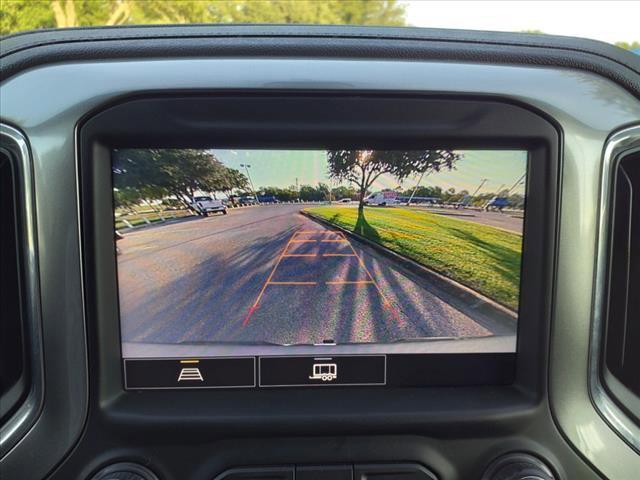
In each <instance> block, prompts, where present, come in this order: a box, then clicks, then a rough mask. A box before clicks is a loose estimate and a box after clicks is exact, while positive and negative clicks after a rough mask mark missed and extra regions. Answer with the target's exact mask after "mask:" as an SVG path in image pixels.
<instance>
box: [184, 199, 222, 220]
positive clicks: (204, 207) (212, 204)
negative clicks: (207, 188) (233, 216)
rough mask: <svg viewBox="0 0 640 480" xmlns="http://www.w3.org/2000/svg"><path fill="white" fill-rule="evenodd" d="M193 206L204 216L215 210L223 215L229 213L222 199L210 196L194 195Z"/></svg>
mask: <svg viewBox="0 0 640 480" xmlns="http://www.w3.org/2000/svg"><path fill="white" fill-rule="evenodd" d="M191 207H193V209H194V210H196V211H197V212H198V214H199V215H202V216H203V217H207V216H208V215H209V214H210V213H215V212H221V213H222V214H223V215H226V214H227V206H226V205H225V204H224V203H222V200H215V199H213V198H211V197H210V196H201V197H193V202H192V203H191Z"/></svg>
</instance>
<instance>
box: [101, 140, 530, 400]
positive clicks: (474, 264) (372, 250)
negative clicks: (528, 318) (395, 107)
mask: <svg viewBox="0 0 640 480" xmlns="http://www.w3.org/2000/svg"><path fill="white" fill-rule="evenodd" d="M527 157H528V155H527V152H526V151H514V150H494V151H490V150H467V151H462V150H461V151H457V150H384V151H382V150H329V151H327V150H241V149H119V150H114V151H113V153H112V171H113V200H114V212H115V217H114V227H115V231H114V235H115V244H116V258H117V272H118V288H119V301H120V323H121V336H122V354H123V357H124V358H125V369H126V375H127V376H128V377H129V381H130V382H133V383H137V385H138V386H141V387H145V386H154V385H158V381H160V380H157V379H154V375H160V374H159V373H153V372H151V371H149V370H145V368H146V367H144V365H142V364H137V363H135V362H134V361H135V360H136V359H145V360H148V361H152V360H156V362H158V363H156V364H155V365H156V367H157V369H160V370H161V369H162V368H165V369H166V371H167V373H166V375H171V376H175V385H174V384H171V385H168V387H171V386H177V387H183V386H184V387H187V386H188V387H191V388H193V387H198V386H203V387H206V386H207V385H209V384H208V383H207V382H208V381H214V380H208V379H216V380H215V381H216V382H218V383H217V384H216V385H219V386H264V385H267V383H265V382H275V383H273V384H274V385H295V384H296V383H295V382H296V381H297V380H296V381H294V380H291V379H289V378H284V377H283V378H280V377H279V375H280V373H277V372H279V371H283V369H285V366H283V365H279V364H278V362H281V361H284V360H286V359H287V358H291V359H295V360H296V361H297V363H296V364H295V365H294V364H293V363H289V364H288V366H287V367H286V369H287V371H298V370H299V377H300V378H301V379H303V380H304V382H302V380H300V382H302V383H305V384H307V383H309V384H316V383H317V384H330V383H332V382H338V383H339V382H340V381H341V380H342V382H343V384H384V383H385V382H386V381H387V378H386V376H387V373H388V372H387V370H386V368H387V367H386V364H385V365H383V364H384V362H385V357H386V356H387V355H392V354H394V355H395V354H485V353H486V354H489V353H512V352H515V349H516V332H517V320H518V314H517V312H518V303H519V296H520V291H519V288H520V266H521V252H522V237H523V221H524V215H525V199H526V190H525V186H526V174H527ZM216 359H217V360H220V359H228V360H229V361H231V360H234V359H235V360H236V362H235V363H233V364H232V363H227V364H225V365H224V366H223V365H222V364H214V363H215V361H216ZM283 359H284V360H283ZM163 362H164V363H163ZM212 362H214V363H212ZM363 362H364V363H363ZM367 362H370V364H371V365H374V364H376V365H378V367H376V368H377V370H376V372H377V373H376V374H375V375H374V374H373V373H371V375H370V378H365V379H364V380H362V378H361V377H360V376H361V375H365V374H364V373H362V372H365V371H368V370H367V368H368V367H366V365H368V364H369V363H367ZM147 363H149V362H147ZM127 364H128V365H129V366H128V367H126V365H127ZM162 365H164V366H162ZM268 365H272V366H273V368H274V369H275V370H273V371H272V373H269V374H267V373H263V374H262V375H260V373H259V372H260V369H261V368H263V369H266V367H267V366H268ZM278 365H279V366H278ZM363 365H364V366H363ZM372 368H373V367H372ZM249 371H251V372H254V374H253V377H252V380H251V381H252V382H253V384H251V382H250V381H249V380H247V381H245V382H241V381H235V380H233V379H234V378H238V376H241V375H246V376H247V377H248V375H249V373H248V372H249ZM168 372H170V373H168ZM242 372H244V373H242ZM255 372H257V373H255ZM358 372H360V373H358ZM225 375H226V376H227V377H229V378H227V377H225ZM234 375H235V376H234ZM359 375H360V376H359ZM285 376H286V375H285ZM303 377H304V378H303ZM365 377H366V375H365ZM133 378H135V379H137V380H135V381H133V380H131V379H133ZM354 379H355V380H354ZM358 379H360V381H358ZM234 381H235V382H236V383H234ZM292 381H293V382H294V383H291V382H292ZM145 382H147V383H145ZM220 382H222V383H220ZM160 383H162V381H160ZM165 383H166V382H165Z"/></svg>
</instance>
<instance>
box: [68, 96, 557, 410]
mask: <svg viewBox="0 0 640 480" xmlns="http://www.w3.org/2000/svg"><path fill="white" fill-rule="evenodd" d="M211 112H216V113H215V114H212V113H211ZM336 113H338V114H339V115H338V117H336ZM248 133H250V135H248ZM559 139H560V133H559V131H558V130H557V128H556V127H554V125H552V124H551V123H550V122H549V121H548V120H546V119H544V118H542V116H540V115H539V114H536V113H534V112H531V111H530V110H527V109H526V108H523V107H522V106H519V105H516V104H514V103H513V102H507V101H505V100H504V99H496V98H488V97H486V98H479V97H476V98H469V97H467V98H464V97H454V98H452V97H446V96H421V95H414V94H412V95H408V94H396V95H393V94H389V93H385V94H377V93H374V92H363V93H361V94H358V95H355V94H353V93H349V94H341V93H336V92H307V93H303V92H281V91H274V92H270V93H266V92H222V93H221V92H216V93H213V92H210V93H207V92H189V93H184V92H183V93H178V92H176V93H175V94H174V95H171V96H158V95H153V94H149V95H145V96H143V97H139V98H132V99H129V100H122V101H120V102H118V103H117V104H115V105H112V106H105V107H103V108H102V109H101V111H100V113H97V112H94V113H93V114H90V115H89V116H88V117H87V119H86V121H85V122H83V124H82V126H81V128H80V129H79V130H78V141H79V154H80V155H79V163H78V168H79V180H80V185H79V187H80V193H81V216H82V234H83V253H84V268H85V270H84V275H85V288H86V296H87V300H88V302H87V312H86V313H87V319H88V324H89V336H90V345H91V346H92V349H91V350H90V351H91V354H90V360H92V365H93V366H94V370H93V371H95V372H96V373H97V375H96V377H97V378H98V379H99V387H100V394H101V397H102V398H112V397H113V396H119V395H122V394H124V395H125V398H131V399H132V398H133V397H129V396H130V395H131V394H132V393H134V392H126V391H123V381H122V368H121V364H122V358H121V344H120V320H119V315H118V296H117V281H116V260H115V253H114V252H115V245H114V241H113V235H112V229H113V223H112V218H113V217H112V215H113V210H112V208H113V207H112V192H111V188H112V184H111V157H110V156H111V150H112V149H114V148H148V147H154V148H162V147H166V148H186V147H189V148H207V147H212V146H215V147H216V148H225V147H235V148H239V147H242V148H271V149H277V148H278V149H282V148H292V149H293V148H298V149H304V148H358V147H360V148H362V147H367V148H378V149H389V150H391V149H393V148H394V145H395V146H396V148H398V146H399V145H402V148H455V149H459V150H462V149H515V150H527V151H528V152H529V162H528V178H527V192H528V198H527V206H526V207H527V214H526V216H525V222H524V232H525V235H524V242H523V260H522V276H521V289H520V291H521V295H520V311H519V320H518V340H517V343H518V348H517V352H518V353H517V354H511V355H513V357H514V358H513V368H512V369H511V374H508V375H505V376H504V377H503V378H501V379H498V381H491V382H488V383H487V382H483V383H482V385H478V383H477V382H475V383H474V382H473V381H471V380H470V381H468V382H466V381H462V382H456V383H455V384H454V385H455V386H459V387H466V388H471V389H487V388H495V389H498V390H497V391H501V392H502V393H503V394H504V395H508V396H512V395H513V394H514V393H515V392H528V393H529V394H531V393H534V394H536V396H537V395H539V394H540V393H541V389H542V388H543V386H542V380H543V378H544V371H545V370H546V369H545V368H544V365H545V364H546V347H545V341H544V340H545V339H546V338H547V336H548V334H549V317H550V315H549V309H550V292H551V283H552V271H553V270H552V266H553V248H554V239H555V230H556V228H555V226H556V210H557V188H558V185H557V182H558V167H559V155H558V152H559ZM459 355H464V354H459ZM429 356H430V355H418V356H417V357H421V358H413V359H411V362H412V365H413V366H414V367H416V368H417V367H419V365H418V363H416V362H420V361H425V360H427V359H428V357H429ZM456 356H457V355H456ZM407 358H408V357H407ZM457 361H458V362H460V361H461V359H460V358H458V359H457ZM480 361H482V360H480ZM477 362H478V359H477V358H473V359H469V362H465V361H462V364H463V370H464V369H466V368H467V367H469V366H470V365H477ZM428 366H429V365H428V363H427V364H426V365H424V366H423V367H424V368H428ZM95 368H97V370H95ZM470 377H471V376H470ZM420 385H421V387H420V388H418V390H419V391H422V392H427V391H431V392H432V393H433V392H434V391H438V390H443V389H444V387H446V386H452V385H451V384H449V385H446V384H435V385H434V384H431V385H429V384H426V385H425V384H424V383H421V384H420ZM427 385H429V386H427ZM411 386H416V382H409V383H407V384H406V385H405V386H404V387H392V386H387V387H384V388H381V387H357V388H359V389H366V390H368V389H369V388H375V389H376V390H378V391H382V390H384V391H385V394H384V395H392V396H394V395H400V394H401V393H399V392H401V391H402V390H406V388H407V387H411ZM323 390H324V389H323ZM351 390H353V388H350V387H335V388H333V389H331V391H333V392H334V395H335V392H338V391H339V392H344V394H348V393H347V392H349V391H351ZM315 392H316V393H315V395H316V396H317V395H318V394H317V391H315ZM193 393H198V394H200V395H203V394H204V395H206V396H207V397H209V396H210V395H217V396H218V398H219V399H220V401H228V400H229V398H230V397H228V395H229V394H233V395H234V396H237V395H246V394H248V395H262V393H261V392H259V391H257V390H256V391H243V392H240V391H236V392H220V391H210V392H207V391H204V390H203V391H200V392H189V391H182V392H180V393H179V394H177V395H179V396H180V397H179V398H185V396H191V395H193ZM153 394H154V395H169V396H171V395H174V394H175V392H173V391H171V392H169V391H163V392H153ZM324 395H331V394H329V393H326V394H325V393H322V394H321V396H324ZM236 398H237V397H236ZM505 398H506V397H505ZM225 399H226V400H225ZM521 400H522V401H523V402H525V400H526V398H525V397H523V398H521ZM203 408H205V410H208V408H207V407H206V406H204V405H203Z"/></svg>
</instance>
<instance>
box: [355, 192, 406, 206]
mask: <svg viewBox="0 0 640 480" xmlns="http://www.w3.org/2000/svg"><path fill="white" fill-rule="evenodd" d="M364 202H365V203H366V204H367V205H376V206H378V207H386V206H390V205H398V204H399V203H400V202H399V201H398V199H397V194H396V193H395V192H376V193H372V194H371V195H369V196H368V197H367V198H365V199H364Z"/></svg>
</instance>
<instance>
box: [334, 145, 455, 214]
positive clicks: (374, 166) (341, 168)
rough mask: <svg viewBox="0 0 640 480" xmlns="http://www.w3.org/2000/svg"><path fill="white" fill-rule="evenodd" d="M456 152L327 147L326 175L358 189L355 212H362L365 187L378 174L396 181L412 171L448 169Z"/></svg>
mask: <svg viewBox="0 0 640 480" xmlns="http://www.w3.org/2000/svg"><path fill="white" fill-rule="evenodd" d="M459 159H460V155H459V154H457V153H454V152H452V151H451V150H389V151H385V150H375V151H372V150H329V151H328V152H327V160H328V164H329V175H330V176H331V177H332V178H335V179H337V180H338V181H348V182H350V183H352V184H353V185H355V186H356V188H357V191H358V200H359V204H358V214H359V215H362V213H363V212H364V199H365V196H366V193H367V190H368V189H369V187H371V186H372V185H373V183H374V182H375V181H376V180H377V179H378V178H379V177H380V176H381V175H385V174H388V175H391V176H393V177H395V178H396V179H397V180H398V181H399V182H401V181H402V180H404V179H405V178H407V177H408V176H410V175H412V174H415V173H423V174H427V173H430V172H438V171H440V170H442V169H448V170H450V169H452V168H453V166H454V164H455V162H457V161H458V160H459Z"/></svg>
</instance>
